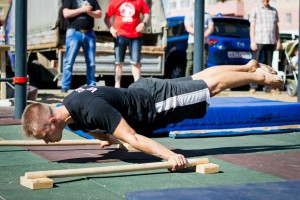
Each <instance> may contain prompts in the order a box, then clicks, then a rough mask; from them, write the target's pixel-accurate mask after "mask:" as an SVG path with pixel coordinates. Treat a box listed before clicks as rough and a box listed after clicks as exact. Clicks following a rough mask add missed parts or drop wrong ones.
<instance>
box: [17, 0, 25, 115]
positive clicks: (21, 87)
mask: <svg viewBox="0 0 300 200" xmlns="http://www.w3.org/2000/svg"><path fill="white" fill-rule="evenodd" d="M15 1H16V6H15V9H16V11H15V13H16V18H15V20H16V21H15V24H16V26H15V27H16V29H15V38H16V40H15V47H16V67H15V77H26V76H27V70H26V69H27V66H26V63H27V61H26V58H27V56H26V52H27V0H15ZM26 85H27V83H22V84H16V85H15V118H16V119H21V117H22V113H23V111H24V109H25V107H26Z"/></svg>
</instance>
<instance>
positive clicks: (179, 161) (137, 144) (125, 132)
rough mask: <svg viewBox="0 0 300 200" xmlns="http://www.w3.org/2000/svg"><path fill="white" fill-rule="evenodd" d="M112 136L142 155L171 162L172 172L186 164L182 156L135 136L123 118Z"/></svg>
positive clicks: (150, 140) (145, 138)
mask: <svg viewBox="0 0 300 200" xmlns="http://www.w3.org/2000/svg"><path fill="white" fill-rule="evenodd" d="M113 136H115V137H116V138H118V139H120V140H121V141H124V142H126V143H128V144H130V145H131V146H132V147H133V148H135V149H138V150H140V151H142V152H144V153H147V154H150V155H153V156H156V157H159V158H162V159H164V160H168V161H170V162H172V163H173V168H172V170H176V169H178V168H182V167H184V166H185V165H186V164H187V160H186V158H185V157H184V156H183V155H181V154H175V153H174V152H172V151H171V150H169V149H168V148H166V147H164V146H163V145H161V144H159V143H158V142H156V141H154V140H152V139H150V138H147V137H145V136H142V135H140V134H137V133H136V132H135V131H134V130H133V129H132V128H131V127H130V126H129V125H128V124H127V122H126V121H125V120H124V119H123V118H122V119H121V121H120V123H119V125H118V126H117V128H116V130H115V131H114V133H113Z"/></svg>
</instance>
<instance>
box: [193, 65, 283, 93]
mask: <svg viewBox="0 0 300 200" xmlns="http://www.w3.org/2000/svg"><path fill="white" fill-rule="evenodd" d="M192 78H193V80H199V79H202V80H204V81H205V82H206V84H207V86H208V88H209V90H210V93H211V97H213V96H215V95H216V94H218V93H220V92H221V91H223V90H225V89H228V88H234V87H239V86H242V85H246V84H249V83H257V84H261V85H269V86H272V87H274V88H280V89H281V88H282V87H283V80H282V79H281V78H280V77H279V76H277V75H275V74H273V72H272V70H270V69H269V68H268V67H267V66H263V67H262V66H260V65H259V63H258V62H256V61H255V60H251V61H250V62H249V63H247V64H246V65H240V66H238V65H224V66H216V67H211V68H209V69H206V70H204V71H202V72H199V73H197V74H194V75H193V76H192Z"/></svg>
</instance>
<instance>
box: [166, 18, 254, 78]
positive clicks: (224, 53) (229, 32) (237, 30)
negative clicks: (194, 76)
mask: <svg viewBox="0 0 300 200" xmlns="http://www.w3.org/2000/svg"><path fill="white" fill-rule="evenodd" d="M213 21H214V26H215V28H214V32H213V34H212V35H210V36H209V39H208V44H209V47H208V48H209V49H208V50H209V55H208V60H207V67H212V66H215V65H227V64H236V65H239V64H245V63H247V62H248V61H249V60H250V59H252V51H251V48H250V23H249V21H248V20H246V19H242V18H234V17H223V16H221V17H213ZM167 22H168V39H167V50H166V66H168V68H169V69H171V70H170V71H169V73H168V75H169V78H174V77H180V76H184V72H185V65H186V48H187V40H188V33H187V31H186V30H185V27H184V16H178V17H170V18H167ZM170 66H173V67H172V68H171V67H170Z"/></svg>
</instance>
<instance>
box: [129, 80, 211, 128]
mask: <svg viewBox="0 0 300 200" xmlns="http://www.w3.org/2000/svg"><path fill="white" fill-rule="evenodd" d="M131 87H133V88H143V89H145V90H146V91H148V92H149V93H150V94H151V96H152V97H153V100H154V102H155V109H156V112H157V120H163V121H164V122H166V121H167V122H166V123H171V122H173V123H174V122H179V121H182V120H184V119H186V118H190V119H192V118H199V117H203V116H204V115H205V113H206V110H207V105H208V104H207V103H206V101H207V100H208V99H209V98H210V92H209V89H208V87H207V84H206V83H205V82H204V81H203V80H192V78H191V77H183V78H177V79H157V78H141V79H139V80H138V81H136V82H135V83H133V84H131V85H130V87H129V88H131Z"/></svg>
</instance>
